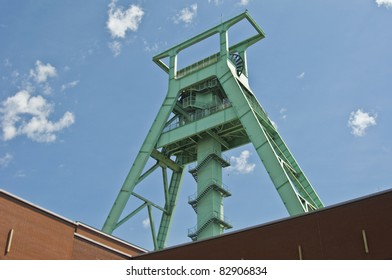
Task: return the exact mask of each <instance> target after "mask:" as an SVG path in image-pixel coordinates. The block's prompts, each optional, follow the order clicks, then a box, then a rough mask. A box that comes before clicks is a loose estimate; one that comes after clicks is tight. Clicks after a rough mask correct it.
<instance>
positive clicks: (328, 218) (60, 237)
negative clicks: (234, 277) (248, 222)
mask: <svg viewBox="0 0 392 280" xmlns="http://www.w3.org/2000/svg"><path fill="white" fill-rule="evenodd" d="M391 237H392V190H388V191H385V192H381V193H377V194H374V195H371V196H367V197H363V198H360V199H356V200H353V201H349V202H345V203H342V204H339V205H334V206H330V207H326V208H324V209H321V210H318V211H315V212H311V213H308V214H304V215H300V216H296V217H290V218H286V219H282V220H278V221H274V222H270V223H267V224H263V225H258V226H254V227H251V228H246V229H243V230H238V231H235V232H230V233H226V234H223V235H221V236H217V237H214V238H210V239H206V240H202V241H198V242H190V243H186V244H182V245H178V246H174V247H170V248H166V249H164V250H161V251H157V252H146V251H145V250H143V249H141V248H139V247H137V246H135V245H132V244H130V243H127V242H124V241H122V240H120V239H117V238H115V237H113V236H110V235H107V234H105V233H102V232H101V231H99V230H96V229H93V228H91V227H89V226H87V225H84V224H81V223H79V222H73V221H70V220H68V219H65V218H63V217H60V216H58V215H56V214H54V213H51V212H49V211H47V210H45V209H42V208H40V207H38V206H36V205H33V204H31V203H29V202H27V201H24V200H22V199H20V198H18V197H15V196H13V195H11V194H9V193H7V192H5V191H2V190H0V259H90V260H91V259H108V260H109V259H144V260H148V259H168V260H173V259H276V260H279V259H286V260H290V259H294V260H295V259H365V260H366V259H392V238H391Z"/></svg>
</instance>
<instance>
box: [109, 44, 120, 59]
mask: <svg viewBox="0 0 392 280" xmlns="http://www.w3.org/2000/svg"><path fill="white" fill-rule="evenodd" d="M121 47H122V44H121V43H120V42H119V41H113V42H110V43H109V49H110V50H111V51H112V52H113V55H114V56H115V57H116V56H119V55H120V53H121Z"/></svg>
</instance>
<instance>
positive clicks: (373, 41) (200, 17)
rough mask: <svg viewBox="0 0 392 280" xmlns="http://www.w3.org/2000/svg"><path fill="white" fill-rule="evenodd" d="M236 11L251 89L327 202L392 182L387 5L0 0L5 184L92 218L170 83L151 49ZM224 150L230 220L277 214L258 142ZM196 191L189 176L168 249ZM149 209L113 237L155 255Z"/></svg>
mask: <svg viewBox="0 0 392 280" xmlns="http://www.w3.org/2000/svg"><path fill="white" fill-rule="evenodd" d="M245 9H248V10H249V12H250V14H251V15H252V17H253V18H254V19H255V20H256V21H257V23H258V24H259V25H260V26H261V27H262V28H263V30H264V31H265V33H266V38H265V39H264V40H262V41H260V42H259V43H257V44H256V45H254V46H252V47H251V48H250V49H249V50H248V67H249V81H250V85H251V88H252V89H253V91H254V93H255V94H256V96H257V98H258V100H259V101H260V102H261V104H262V106H263V107H264V108H265V110H266V111H267V112H268V113H269V116H270V118H271V119H272V120H273V121H274V122H275V124H276V126H277V127H278V130H279V132H280V133H281V136H282V137H283V139H284V140H285V142H286V144H287V145H288V146H289V148H290V150H291V151H292V153H293V154H294V156H295V157H296V159H297V161H298V162H299V164H300V165H301V167H302V169H303V170H304V172H305V174H306V175H307V177H308V178H309V180H310V181H311V182H312V184H313V186H314V188H315V189H316V191H317V192H318V194H319V196H320V198H321V199H322V201H323V202H324V204H325V205H333V204H336V203H340V202H344V201H346V200H349V199H353V198H357V197H360V196H364V195H368V194H372V193H375V192H378V191H383V190H386V189H389V188H391V187H392V172H391V171H390V169H391V166H392V144H391V141H390V139H391V138H392V130H391V123H392V110H391V108H392V97H391V96H392V67H391V65H392V51H391V50H392V47H391V46H392V29H391V26H392V1H391V0H347V1H337V0H331V1H321V0H314V1H305V0H303V1H288V0H287V1H283V0H282V1H276V0H274V1H272V0H271V1H268V0H263V1H258V0H248V1H245V0H242V1H240V0H215V1H209V0H203V1H202V0H199V1H197V0H193V1H148V0H118V1H109V0H107V1H95V0H94V1H93V0H86V1H53V0H41V1H35V0H34V1H33V0H30V1H28V0H25V1H11V0H0V42H1V43H0V188H2V189H4V190H6V191H8V192H10V193H13V194H15V195H17V196H20V197H22V198H24V199H26V200H28V201H31V202H32V203H35V204H37V205H39V206H41V207H44V208H46V209H48V210H50V211H53V212H55V213H58V214H60V215H62V216H64V217H67V218H69V219H72V220H77V221H81V222H84V223H86V224H88V225H91V226H93V227H96V228H101V227H102V225H103V223H104V221H105V219H106V216H107V214H108V212H109V210H110V208H111V205H112V203H113V202H114V199H115V197H116V196H117V193H118V191H119V189H120V187H121V185H122V183H123V180H124V179H125V176H126V174H127V173H128V171H129V168H130V167H131V164H132V162H133V159H134V157H135V156H136V154H137V152H138V150H139V148H140V146H141V144H142V142H143V140H144V138H145V136H146V134H147V132H148V130H149V128H150V126H151V123H152V121H153V119H154V117H155V115H156V113H157V112H158V110H159V107H160V104H161V103H162V100H163V98H164V96H165V94H166V91H167V75H166V73H165V72H163V71H162V70H161V69H160V68H159V67H157V66H156V65H155V64H154V63H153V62H152V57H153V56H154V55H156V54H158V53H160V52H162V51H164V50H166V49H167V48H169V47H170V46H172V45H174V44H177V43H179V42H181V41H183V40H185V39H188V38H190V37H191V36H193V35H196V34H198V33H200V32H202V31H204V30H205V29H207V28H209V27H212V26H214V25H216V24H217V23H219V22H220V20H221V19H222V18H223V19H228V18H230V17H232V16H234V15H236V14H238V13H240V12H243V11H244V10H245ZM241 28H242V27H241V26H240V28H238V29H237V31H235V30H234V31H233V37H235V36H241V34H242V33H243V32H242V29H241ZM244 28H245V27H244ZM245 33H246V32H245ZM229 35H230V34H229ZM230 38H231V37H229V40H230ZM209 54H211V53H206V56H207V55H209ZM194 55H195V54H194V53H193V54H192V52H191V53H190V54H188V56H186V55H184V58H183V59H184V60H183V61H184V62H183V63H185V64H184V65H186V61H187V60H189V61H191V60H192V59H193V58H194ZM197 55H199V54H198V53H197V51H196V56H197ZM200 58H201V57H200ZM180 64H181V62H180ZM226 155H227V156H228V157H231V158H232V167H231V168H230V169H227V170H225V173H224V183H225V184H226V185H227V186H228V187H229V188H230V190H231V192H232V194H233V195H232V197H230V198H227V199H226V200H225V215H226V216H227V217H228V219H229V220H230V222H231V223H232V224H233V226H234V228H233V230H237V229H241V228H244V227H248V226H253V225H256V224H260V223H265V222H269V221H272V220H275V219H279V218H284V217H287V212H286V210H285V209H284V207H283V205H282V202H281V201H280V198H279V196H278V194H277V193H276V191H275V189H274V187H273V185H272V183H271V182H270V180H269V178H268V175H267V174H266V172H265V170H264V167H263V166H262V163H261V161H260V160H259V158H258V157H257V156H256V153H255V151H254V149H253V147H252V146H250V145H246V146H243V147H240V148H237V149H235V150H232V151H230V152H227V153H226ZM155 180H156V179H155V178H152V179H151V180H150V181H148V182H147V185H148V184H150V185H151V188H150V189H149V188H148V187H147V188H146V190H144V191H145V193H146V195H152V196H154V194H152V193H155V189H154V188H155V185H156V184H155ZM157 180H158V179H157ZM195 191H196V184H195V182H194V181H193V178H192V177H191V176H190V175H189V174H186V176H185V178H184V182H183V186H182V189H181V192H180V198H179V202H178V206H177V210H176V213H175V215H174V222H173V226H172V231H171V235H170V237H169V242H168V245H175V244H179V243H183V242H189V241H190V239H189V238H188V237H187V236H186V235H187V229H188V228H191V227H193V226H194V225H195V223H196V216H195V214H194V212H193V209H192V208H191V206H189V205H188V204H187V198H188V196H189V195H192V194H193V193H194V192H195ZM154 215H156V217H158V214H154ZM147 216H148V215H147V212H142V213H140V214H139V215H137V216H136V217H135V219H134V220H132V221H131V222H130V223H129V224H126V225H125V226H123V227H122V228H121V229H119V230H118V231H116V232H115V235H117V236H119V237H120V238H123V239H125V240H127V241H130V242H131V243H135V244H137V245H139V246H142V247H144V248H147V249H151V248H152V242H151V237H150V233H149V229H148V224H147V223H146V222H145V221H146V218H147ZM156 220H157V221H159V219H158V218H157V219H156Z"/></svg>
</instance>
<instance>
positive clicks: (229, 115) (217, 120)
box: [157, 107, 237, 148]
mask: <svg viewBox="0 0 392 280" xmlns="http://www.w3.org/2000/svg"><path fill="white" fill-rule="evenodd" d="M236 119H237V115H236V113H235V111H234V109H233V108H231V107H229V108H226V109H224V110H221V111H218V112H216V113H213V114H211V115H208V116H206V117H204V118H201V119H199V120H198V121H195V122H191V123H188V124H186V125H183V126H180V127H178V128H175V129H173V130H170V131H168V132H164V133H162V134H161V136H160V137H159V140H158V142H157V148H161V147H165V146H168V145H170V144H173V143H175V142H178V141H180V140H181V139H186V138H188V137H191V136H194V135H197V134H200V133H202V132H205V131H208V130H210V129H212V128H214V127H216V126H218V125H222V124H224V123H227V122H231V121H233V120H236Z"/></svg>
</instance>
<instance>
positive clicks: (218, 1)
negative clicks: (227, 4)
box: [208, 0, 223, 6]
mask: <svg viewBox="0 0 392 280" xmlns="http://www.w3.org/2000/svg"><path fill="white" fill-rule="evenodd" d="M208 3H214V4H215V5H216V6H219V5H221V4H223V0H208Z"/></svg>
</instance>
